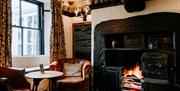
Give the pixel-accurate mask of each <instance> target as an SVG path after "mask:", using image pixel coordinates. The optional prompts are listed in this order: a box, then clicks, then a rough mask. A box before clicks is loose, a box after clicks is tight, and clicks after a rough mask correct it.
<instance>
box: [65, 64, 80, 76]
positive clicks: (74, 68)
mask: <svg viewBox="0 0 180 91" xmlns="http://www.w3.org/2000/svg"><path fill="white" fill-rule="evenodd" d="M81 69H82V62H79V63H64V66H63V72H64V76H81Z"/></svg>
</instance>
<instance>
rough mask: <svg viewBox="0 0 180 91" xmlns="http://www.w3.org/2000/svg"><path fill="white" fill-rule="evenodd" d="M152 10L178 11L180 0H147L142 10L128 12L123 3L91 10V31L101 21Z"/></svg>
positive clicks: (146, 12)
mask: <svg viewBox="0 0 180 91" xmlns="http://www.w3.org/2000/svg"><path fill="white" fill-rule="evenodd" d="M153 12H179V13H180V0H147V1H146V7H145V9H144V10H143V11H140V12H133V13H128V12H126V10H125V9H124V6H123V5H119V6H113V7H107V8H100V9H94V10H92V12H91V14H92V31H94V28H95V26H96V25H97V24H98V23H100V22H102V21H107V20H112V19H122V18H127V17H132V16H137V15H144V14H148V13H153ZM93 33H94V32H92V36H91V37H92V61H91V62H92V64H93V58H94V57H93V48H94V45H93V44H94V39H93V38H94V36H93V35H94V34H93Z"/></svg>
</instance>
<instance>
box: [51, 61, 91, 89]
mask: <svg viewBox="0 0 180 91" xmlns="http://www.w3.org/2000/svg"><path fill="white" fill-rule="evenodd" d="M78 65H79V66H80V75H78V74H77V73H75V70H76V69H78V67H77V66H78ZM49 69H50V70H56V71H61V72H63V73H64V76H63V77H61V78H59V79H58V80H57V86H56V87H57V91H89V89H90V88H89V83H90V78H89V77H90V73H91V63H90V61H89V60H86V59H78V58H76V59H60V60H57V61H54V62H52V63H51V64H50V68H49ZM68 71H72V74H73V75H71V74H70V75H69V73H68ZM73 72H74V73H73ZM67 74H68V75H67Z"/></svg>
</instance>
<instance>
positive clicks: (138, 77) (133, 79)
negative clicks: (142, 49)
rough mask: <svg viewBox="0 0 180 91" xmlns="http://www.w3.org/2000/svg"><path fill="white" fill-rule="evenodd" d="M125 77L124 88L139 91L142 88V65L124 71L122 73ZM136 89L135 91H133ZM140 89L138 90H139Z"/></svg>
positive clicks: (123, 80)
mask: <svg viewBox="0 0 180 91" xmlns="http://www.w3.org/2000/svg"><path fill="white" fill-rule="evenodd" d="M122 74H123V77H122V79H121V81H122V84H121V86H122V87H123V88H129V89H131V90H129V91H139V90H140V89H141V87H142V83H141V81H142V79H143V76H142V71H141V70H140V65H139V64H136V66H135V67H133V68H131V69H124V70H123V71H122ZM133 89H134V90H133ZM137 89H138V90H137Z"/></svg>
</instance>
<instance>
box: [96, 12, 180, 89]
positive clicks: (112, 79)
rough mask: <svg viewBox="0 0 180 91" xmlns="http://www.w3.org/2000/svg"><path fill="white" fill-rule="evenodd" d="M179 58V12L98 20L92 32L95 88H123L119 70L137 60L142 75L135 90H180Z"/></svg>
mask: <svg viewBox="0 0 180 91" xmlns="http://www.w3.org/2000/svg"><path fill="white" fill-rule="evenodd" d="M178 60H180V13H173V12H156V13H151V14H147V15H140V16H134V17H130V18H126V19H116V20H109V21H104V22H101V23H100V24H98V25H97V26H96V27H95V31H94V71H93V72H94V77H93V87H94V91H124V90H123V88H122V87H121V77H122V73H121V71H122V69H124V68H128V67H132V66H134V65H135V64H136V63H138V64H140V66H141V70H142V74H143V76H144V79H143V81H144V82H142V89H141V90H137V91H180V61H178ZM126 91H128V90H127V89H126ZM129 91H130V90H129Z"/></svg>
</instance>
